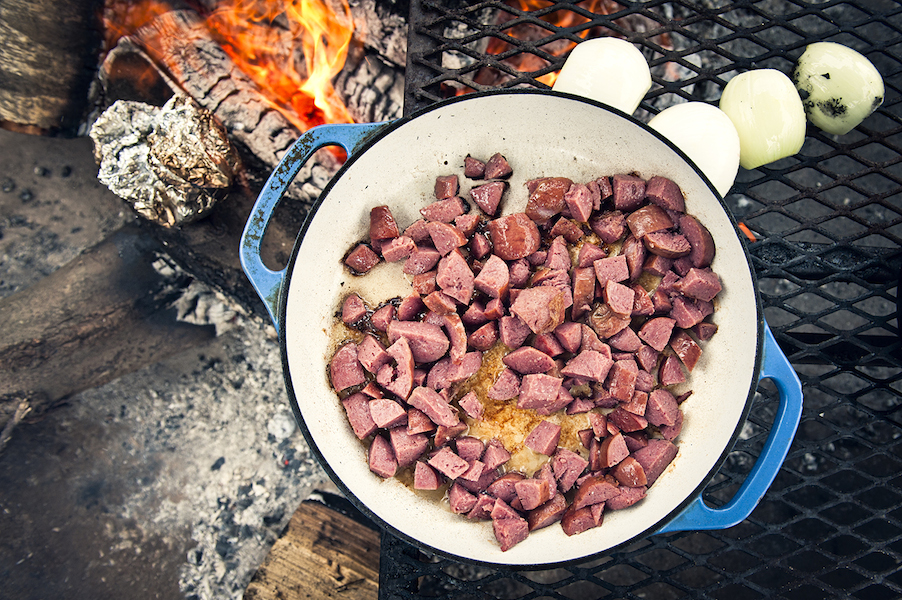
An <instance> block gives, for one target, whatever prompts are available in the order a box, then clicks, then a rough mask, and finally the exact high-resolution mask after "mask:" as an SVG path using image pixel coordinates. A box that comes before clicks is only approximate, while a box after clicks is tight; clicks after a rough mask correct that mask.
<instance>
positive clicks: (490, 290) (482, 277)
mask: <svg viewBox="0 0 902 600" xmlns="http://www.w3.org/2000/svg"><path fill="white" fill-rule="evenodd" d="M474 285H475V286H476V289H477V290H479V291H480V292H482V293H483V294H485V295H486V296H489V297H491V298H501V297H503V296H504V295H505V294H506V293H507V290H508V287H509V286H510V271H509V270H508V267H507V263H506V262H504V261H503V260H502V259H500V258H498V256H496V255H494V254H492V255H491V256H489V258H488V260H486V261H485V264H484V265H483V266H482V270H481V271H479V275H477V276H476V279H475V280H474Z"/></svg>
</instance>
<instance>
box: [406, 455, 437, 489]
mask: <svg viewBox="0 0 902 600" xmlns="http://www.w3.org/2000/svg"><path fill="white" fill-rule="evenodd" d="M440 487H442V478H441V477H440V476H439V474H438V473H436V472H435V469H433V468H432V467H430V466H429V465H427V464H426V463H424V462H422V461H420V462H417V464H416V466H415V467H414V469H413V489H415V490H437V489H439V488H440Z"/></svg>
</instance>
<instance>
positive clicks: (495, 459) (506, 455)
mask: <svg viewBox="0 0 902 600" xmlns="http://www.w3.org/2000/svg"><path fill="white" fill-rule="evenodd" d="M510 459H511V454H510V452H508V451H507V449H506V448H505V447H504V444H502V443H501V440H499V439H497V438H492V439H490V440H489V441H488V443H487V444H486V445H485V452H483V453H482V462H483V464H484V465H485V468H486V469H491V470H493V471H494V470H495V469H497V468H498V467H500V466H501V465H503V464H505V463H506V462H507V461H509V460H510Z"/></svg>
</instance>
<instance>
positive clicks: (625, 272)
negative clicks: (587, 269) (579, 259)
mask: <svg viewBox="0 0 902 600" xmlns="http://www.w3.org/2000/svg"><path fill="white" fill-rule="evenodd" d="M592 267H593V268H594V269H595V277H597V278H598V282H599V283H600V284H601V285H605V284H606V283H607V282H609V281H615V282H619V281H626V280H627V279H629V278H630V270H629V267H628V266H627V263H626V256H624V255H622V254H618V255H617V256H611V257H609V258H599V259H598V260H596V261H595V262H593V263H592Z"/></svg>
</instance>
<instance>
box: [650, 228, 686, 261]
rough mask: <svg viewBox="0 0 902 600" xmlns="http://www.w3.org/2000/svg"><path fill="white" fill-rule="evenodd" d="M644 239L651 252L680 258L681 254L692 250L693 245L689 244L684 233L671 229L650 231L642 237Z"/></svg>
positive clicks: (683, 254) (684, 254)
mask: <svg viewBox="0 0 902 600" xmlns="http://www.w3.org/2000/svg"><path fill="white" fill-rule="evenodd" d="M642 241H643V243H644V244H645V247H646V248H648V251H649V252H651V253H652V254H658V255H660V256H663V257H665V258H679V257H681V256H686V255H687V254H689V252H690V251H691V250H692V246H690V245H689V240H687V239H686V238H685V237H684V236H683V235H681V234H679V233H673V232H671V231H655V232H654V233H649V234H648V235H646V236H645V237H644V238H642Z"/></svg>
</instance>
